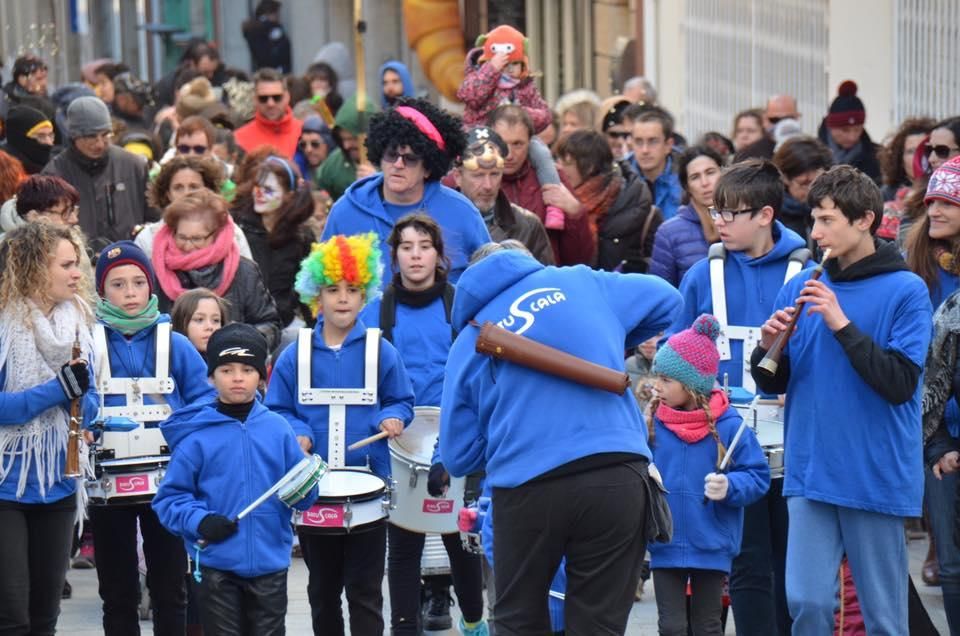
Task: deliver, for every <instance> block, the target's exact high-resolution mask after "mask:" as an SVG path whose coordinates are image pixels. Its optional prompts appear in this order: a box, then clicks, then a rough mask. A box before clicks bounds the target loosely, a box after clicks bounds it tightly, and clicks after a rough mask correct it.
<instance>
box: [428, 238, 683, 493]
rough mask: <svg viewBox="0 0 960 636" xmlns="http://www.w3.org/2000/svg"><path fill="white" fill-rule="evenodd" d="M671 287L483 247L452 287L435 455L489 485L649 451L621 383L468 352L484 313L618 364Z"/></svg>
mask: <svg viewBox="0 0 960 636" xmlns="http://www.w3.org/2000/svg"><path fill="white" fill-rule="evenodd" d="M680 302H681V300H680V293H679V292H678V291H677V290H676V289H674V288H673V287H671V286H670V284H669V283H667V282H666V281H664V280H663V279H661V278H658V277H656V276H648V275H645V274H616V273H612V272H602V271H594V270H591V269H590V268H588V267H585V266H582V265H578V266H575V267H544V266H543V265H542V264H541V263H540V262H538V261H536V260H535V259H534V258H532V257H531V256H528V255H527V254H524V253H521V252H519V251H515V250H503V251H499V252H494V253H493V254H491V255H490V256H488V257H486V258H485V259H483V260H481V261H480V262H478V263H476V264H475V265H473V266H471V267H470V269H468V270H467V271H466V272H465V273H464V275H463V277H462V278H461V279H460V283H459V285H458V286H457V294H456V296H455V297H454V303H453V325H454V327H455V328H456V329H457V330H458V331H459V332H460V333H459V335H458V336H457V339H456V341H454V343H453V347H451V349H450V356H449V359H448V360H447V369H446V376H445V378H444V391H443V399H442V401H441V410H440V413H441V415H440V456H441V458H442V459H443V464H444V466H446V468H447V470H448V471H449V472H450V474H452V475H454V476H458V477H459V476H464V475H467V474H469V473H472V472H476V471H477V470H480V469H482V468H484V467H486V471H487V480H488V482H489V483H490V485H491V486H495V487H500V488H513V487H516V486H519V485H521V484H523V483H525V482H527V481H530V480H531V479H533V478H535V477H538V476H540V475H543V474H544V473H546V472H548V471H550V470H552V469H554V468H557V467H559V466H562V465H564V464H567V463H569V462H572V461H574V460H577V459H581V458H583V457H587V456H590V455H595V454H599V453H635V454H637V455H642V456H644V457H648V458H649V457H650V449H649V448H648V447H647V434H646V427H645V426H644V424H643V422H642V421H641V415H640V410H639V408H638V407H637V401H636V400H635V399H634V397H633V395H631V393H630V392H629V391H626V392H624V393H623V394H622V395H616V394H614V393H610V392H608V391H603V390H600V389H595V388H590V387H587V386H584V385H581V384H576V383H574V382H571V381H569V380H564V379H561V378H560V377H557V376H553V375H547V374H545V373H541V372H539V371H534V370H533V369H529V368H527V367H522V366H519V365H516V364H512V363H508V362H500V361H496V360H494V359H493V358H490V357H488V356H485V355H481V354H479V353H476V351H475V345H476V340H477V336H478V334H479V332H480V329H479V327H477V326H474V325H473V324H472V321H476V322H477V323H479V324H481V325H482V324H483V323H484V322H486V321H490V322H492V323H494V324H498V323H499V324H500V325H501V326H502V327H504V328H506V329H508V330H510V331H512V332H514V333H517V334H520V335H523V336H526V337H527V338H531V339H533V340H536V341H537V342H540V343H542V344H545V345H548V346H551V347H555V348H557V349H560V350H562V351H565V352H567V353H570V354H572V355H574V356H577V357H579V358H583V359H585V360H588V361H590V362H594V363H596V364H600V365H602V366H605V367H608V368H610V369H617V370H620V371H623V369H624V357H623V352H624V347H634V346H636V345H638V344H640V343H641V342H643V341H644V340H646V339H647V338H650V337H651V336H653V335H655V334H657V333H658V332H660V331H661V330H663V329H665V328H666V327H667V326H668V325H669V324H670V323H671V322H672V321H673V318H674V316H675V315H676V313H677V311H679V309H680Z"/></svg>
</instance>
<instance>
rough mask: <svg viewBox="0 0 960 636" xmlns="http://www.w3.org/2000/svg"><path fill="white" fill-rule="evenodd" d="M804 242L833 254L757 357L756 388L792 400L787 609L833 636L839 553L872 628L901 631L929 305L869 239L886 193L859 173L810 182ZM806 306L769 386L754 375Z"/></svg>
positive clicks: (803, 281) (882, 247)
mask: <svg viewBox="0 0 960 636" xmlns="http://www.w3.org/2000/svg"><path fill="white" fill-rule="evenodd" d="M808 202H809V203H810V205H811V206H812V208H813V229H812V231H811V233H810V237H811V238H812V239H813V240H814V241H816V242H817V244H818V245H819V246H820V248H821V249H826V248H830V249H831V250H832V251H831V254H830V259H829V260H828V261H827V262H826V264H825V267H824V270H825V271H824V274H823V276H822V277H821V278H820V279H819V280H811V279H810V270H807V271H805V272H803V273H802V274H800V275H798V276H795V277H794V278H792V279H791V280H790V282H789V283H787V285H786V286H785V287H784V288H783V290H781V292H780V294H779V296H778V297H777V300H776V304H775V306H776V307H782V308H785V309H779V310H777V311H776V312H774V314H773V315H772V316H771V317H770V318H769V319H768V320H767V321H766V322H765V323H764V325H763V328H762V340H761V343H760V344H759V345H758V346H757V348H756V349H755V350H754V352H753V358H752V361H753V363H754V364H753V367H752V375H753V378H754V380H755V381H756V383H757V387H759V388H760V389H761V390H762V391H764V392H766V393H787V395H788V399H787V403H786V413H785V440H784V453H785V456H784V465H785V468H786V475H785V478H784V486H783V494H784V495H785V496H786V497H787V505H788V508H789V512H790V530H789V536H788V542H787V585H786V587H787V602H788V604H789V608H790V615H791V616H792V617H793V633H794V634H824V633H829V632H831V631H832V630H833V624H834V623H833V621H834V617H833V609H834V604H835V595H836V587H835V586H836V580H837V569H838V567H839V565H840V559H841V557H842V556H843V554H844V553H846V556H847V559H848V562H849V564H850V569H851V571H852V573H853V578H854V580H855V581H856V584H857V596H858V598H859V600H860V606H861V609H862V610H863V617H864V622H865V623H866V627H867V631H868V632H869V633H878V634H906V633H908V631H909V629H908V623H907V578H908V567H907V566H908V562H907V550H906V544H905V543H904V540H903V521H904V518H905V517H918V516H920V512H921V501H922V497H923V457H922V451H923V448H922V443H921V431H920V422H921V420H920V377H921V371H922V369H923V362H924V358H925V357H926V353H927V346H928V344H929V342H930V335H931V334H930V331H931V330H930V324H931V320H932V309H931V305H930V298H929V295H928V293H927V288H926V286H925V285H924V283H923V280H922V279H921V278H920V277H918V276H917V275H915V274H913V273H911V272H910V271H908V269H907V266H906V263H904V262H903V259H902V258H901V256H900V253H899V252H898V251H897V249H896V247H895V246H893V245H892V244H887V243H880V242H878V241H877V240H876V239H875V238H874V234H875V232H876V230H877V227H879V225H880V215H881V211H882V208H883V197H882V196H881V195H880V189H879V188H878V187H877V186H876V184H874V183H873V181H872V180H871V179H870V178H869V177H868V176H867V175H865V174H863V173H862V172H860V171H858V170H856V169H855V168H851V167H850V166H836V167H834V168H831V169H830V170H829V171H827V172H826V173H824V174H823V175H821V176H819V177H817V179H816V181H814V182H813V185H812V186H811V188H810V194H809V198H808ZM799 302H803V303H806V305H805V307H804V310H803V313H802V315H801V316H800V317H799V319H798V320H797V323H796V324H797V327H796V331H794V333H793V335H792V337H791V338H790V340H789V341H788V343H787V346H786V348H785V349H784V350H783V355H782V357H781V359H780V363H779V366H778V367H777V370H776V374H775V375H773V376H772V377H769V376H767V375H764V373H763V372H762V371H760V369H759V368H758V367H757V365H758V364H759V362H760V360H761V358H762V357H763V356H764V355H765V353H766V351H767V349H769V348H770V346H771V345H772V344H773V341H774V340H775V338H776V336H777V334H779V333H780V332H782V331H783V330H784V329H785V328H786V322H787V321H788V319H789V316H790V313H791V311H792V310H791V306H793V305H794V303H799Z"/></svg>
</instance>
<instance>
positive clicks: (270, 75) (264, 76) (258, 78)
mask: <svg viewBox="0 0 960 636" xmlns="http://www.w3.org/2000/svg"><path fill="white" fill-rule="evenodd" d="M261 82H280V83H281V84H283V89H284V90H287V83H286V82H284V81H283V75H281V74H280V71H278V70H277V69H275V68H270V67H269V66H265V67H263V68H261V69H259V70H258V71H257V72H256V73H254V74H253V87H254V89H256V87H257V84H260V83H261Z"/></svg>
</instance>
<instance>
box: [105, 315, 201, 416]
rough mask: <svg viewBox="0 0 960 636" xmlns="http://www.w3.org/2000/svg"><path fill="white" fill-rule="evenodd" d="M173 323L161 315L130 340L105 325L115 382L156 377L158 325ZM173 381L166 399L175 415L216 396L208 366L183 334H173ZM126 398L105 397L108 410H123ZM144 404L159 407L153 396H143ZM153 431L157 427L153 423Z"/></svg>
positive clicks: (171, 371)
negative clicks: (209, 378)
mask: <svg viewBox="0 0 960 636" xmlns="http://www.w3.org/2000/svg"><path fill="white" fill-rule="evenodd" d="M161 322H170V316H168V315H167V314H160V318H159V319H158V320H157V322H156V323H154V324H153V325H151V326H149V327H146V328H145V329H141V330H140V331H138V332H137V333H135V334H133V336H132V337H130V338H129V339H128V338H126V337H125V336H124V335H123V334H122V333H120V332H119V331H117V330H116V329H114V328H113V327H110V326H109V325H105V327H106V335H107V352H108V353H109V355H110V372H111V374H112V375H113V377H115V378H147V377H152V376H153V375H154V374H155V373H156V368H157V360H156V358H157V356H156V351H157V337H156V334H157V323H161ZM169 368H170V377H172V378H173V383H174V389H173V393H170V394H167V395H164V396H163V398H164V400H165V401H166V403H167V404H169V405H170V408H172V409H173V410H174V411H176V410H177V409H179V408H182V407H184V406H187V405H188V404H193V403H194V402H197V401H199V400H206V399H209V398H212V397H214V396H215V395H216V391H215V390H214V388H213V387H212V386H211V385H210V383H209V382H208V381H207V363H206V362H204V360H203V358H202V357H201V356H200V354H199V353H198V352H197V349H196V347H194V346H193V344H191V342H190V341H189V340H188V339H187V337H186V336H184V335H183V334H180V333H177V332H175V331H172V332H171V333H170V367H169ZM126 402H127V398H126V396H125V395H120V394H107V395H105V396H104V404H105V405H106V406H123V405H124V404H126ZM143 402H144V404H157V400H156V399H154V398H153V397H152V396H150V395H146V394H145V395H144V396H143ZM149 426H150V427H151V428H152V427H154V426H156V424H155V423H150V424H149Z"/></svg>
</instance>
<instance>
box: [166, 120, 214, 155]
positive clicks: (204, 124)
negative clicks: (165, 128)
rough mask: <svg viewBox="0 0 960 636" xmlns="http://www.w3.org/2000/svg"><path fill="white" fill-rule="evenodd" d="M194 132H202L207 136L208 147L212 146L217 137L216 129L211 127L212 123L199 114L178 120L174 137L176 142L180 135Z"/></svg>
mask: <svg viewBox="0 0 960 636" xmlns="http://www.w3.org/2000/svg"><path fill="white" fill-rule="evenodd" d="M195 132H203V134H204V136H206V138H207V145H208V146H209V147H210V148H212V147H213V143H214V140H215V139H216V137H217V132H216V129H215V128H214V127H213V124H211V123H210V120H209V119H207V118H206V117H201V116H200V115H190V116H189V117H187V118H186V119H184V120H183V121H182V122H180V126H179V127H178V128H177V134H176V137H175V138H174V139H175V141H176V142H179V141H180V136H181V135H192V134H193V133H195Z"/></svg>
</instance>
